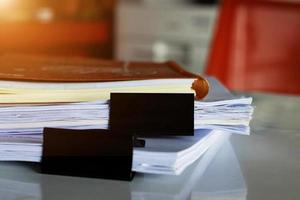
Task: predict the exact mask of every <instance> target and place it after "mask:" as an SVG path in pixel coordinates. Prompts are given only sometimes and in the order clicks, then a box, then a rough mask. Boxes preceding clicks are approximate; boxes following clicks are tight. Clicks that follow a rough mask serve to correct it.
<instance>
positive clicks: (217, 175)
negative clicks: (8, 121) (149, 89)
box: [0, 94, 300, 200]
mask: <svg viewBox="0 0 300 200" xmlns="http://www.w3.org/2000/svg"><path fill="white" fill-rule="evenodd" d="M252 95H253V96H254V105H255V106H256V109H255V113H254V119H253V120H252V123H251V128H252V131H251V135H250V136H241V135H232V136H231V137H230V139H229V140H227V141H225V142H224V143H223V144H222V145H221V146H220V148H219V149H215V150H213V149H212V150H210V151H208V152H207V153H206V154H205V156H203V157H202V158H201V159H199V160H198V161H197V162H196V163H195V164H193V165H192V166H191V167H189V168H188V169H187V170H186V171H185V172H184V173H183V174H182V175H180V176H160V175H146V174H137V175H136V176H135V178H134V180H133V181H132V182H123V181H110V180H101V179H89V178H76V177H65V176H52V175H42V174H40V173H38V165H35V164H28V163H27V164H26V163H9V162H0V199H1V200H12V199H26V200H27V199H46V200H47V199H53V200H54V199H55V200H58V199H64V200H65V199H66V200H67V199H72V200H77V199H78V200H79V199H124V200H126V199H142V200H148V199H149V200H150V199H151V200H154V199H159V200H165V199H166V200H168V199H178V200H185V199H249V200H252V199H253V200H259V199H262V200H267V199H270V200H271V199H272V200H275V199H280V200H283V199H284V200H298V199H300V97H287V96H277V95H262V94H252ZM214 154H215V156H213V155H214Z"/></svg>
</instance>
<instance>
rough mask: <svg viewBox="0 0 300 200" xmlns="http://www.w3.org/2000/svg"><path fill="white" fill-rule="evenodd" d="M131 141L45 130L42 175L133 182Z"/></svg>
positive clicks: (94, 133) (84, 132) (103, 134)
mask: <svg viewBox="0 0 300 200" xmlns="http://www.w3.org/2000/svg"><path fill="white" fill-rule="evenodd" d="M132 159H133V137H132V136H130V135H123V136H120V135H119V136H118V137H116V136H115V135H114V134H111V132H110V131H109V130H100V129H99V130H70V129H54V128H45V129H44V144H43V156H42V163H41V172H42V173H46V174H56V175H69V176H81V177H92V178H105V179H116V180H127V181H129V180H132V178H133V172H132V171H131V169H132Z"/></svg>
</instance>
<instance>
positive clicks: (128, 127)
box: [109, 93, 194, 137]
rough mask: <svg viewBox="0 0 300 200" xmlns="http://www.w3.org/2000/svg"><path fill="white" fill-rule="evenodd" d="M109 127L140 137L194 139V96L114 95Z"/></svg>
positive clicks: (118, 131)
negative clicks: (192, 137) (162, 136)
mask: <svg viewBox="0 0 300 200" xmlns="http://www.w3.org/2000/svg"><path fill="white" fill-rule="evenodd" d="M109 120H110V121H109V127H110V129H111V130H112V131H113V132H116V133H120V134H132V135H136V136H147V137H148V136H150V137H153V136H161V135H164V136H166V135H168V136H171V135H172V136H179V135H180V136H193V135H194V95H193V94H165V93H164V94H162V93H111V95H110V117H109Z"/></svg>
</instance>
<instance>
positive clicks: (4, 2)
mask: <svg viewBox="0 0 300 200" xmlns="http://www.w3.org/2000/svg"><path fill="white" fill-rule="evenodd" d="M15 3H16V1H15V0H0V9H5V8H10V7H12V6H13V5H15Z"/></svg>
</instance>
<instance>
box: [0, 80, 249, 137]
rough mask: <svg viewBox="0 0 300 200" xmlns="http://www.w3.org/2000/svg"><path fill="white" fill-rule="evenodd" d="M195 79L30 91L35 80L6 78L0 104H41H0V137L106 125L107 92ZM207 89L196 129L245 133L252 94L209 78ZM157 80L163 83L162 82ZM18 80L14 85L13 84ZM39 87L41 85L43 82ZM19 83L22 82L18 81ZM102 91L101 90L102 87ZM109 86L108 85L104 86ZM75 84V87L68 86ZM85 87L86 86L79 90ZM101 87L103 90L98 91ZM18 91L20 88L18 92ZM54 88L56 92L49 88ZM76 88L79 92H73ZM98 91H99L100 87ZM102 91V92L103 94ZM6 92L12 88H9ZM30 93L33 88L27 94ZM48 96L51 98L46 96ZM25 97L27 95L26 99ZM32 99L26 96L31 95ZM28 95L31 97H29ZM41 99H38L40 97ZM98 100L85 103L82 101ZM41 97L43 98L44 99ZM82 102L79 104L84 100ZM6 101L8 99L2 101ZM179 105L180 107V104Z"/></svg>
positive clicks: (163, 88)
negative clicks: (242, 94)
mask: <svg viewBox="0 0 300 200" xmlns="http://www.w3.org/2000/svg"><path fill="white" fill-rule="evenodd" d="M192 81H193V79H176V80H173V79H170V80H147V81H126V82H111V83H103V84H101V83H95V85H94V87H97V88H98V89H93V90H95V91H93V92H91V91H90V89H87V87H88V88H90V87H91V85H90V84H89V83H87V84H85V83H81V84H78V88H81V89H75V85H76V84H75V85H74V84H71V85H68V84H63V85H64V86H60V87H65V89H61V91H59V92H58V91H57V90H56V89H52V88H53V87H54V88H57V87H58V84H46V85H45V86H44V87H45V88H46V89H45V90H43V92H42V91H34V92H33V91H31V90H30V89H29V88H28V87H29V86H30V87H41V86H39V85H38V84H36V85H35V84H32V83H30V84H29V83H28V84H27V85H26V84H25V85H23V87H25V88H27V89H24V90H22V89H19V90H20V91H19V93H13V90H15V89H5V91H4V89H3V88H4V86H5V84H4V83H6V84H7V85H6V88H8V87H12V85H10V86H9V84H8V83H7V82H5V81H2V86H1V83H0V91H1V87H2V91H4V93H3V94H1V93H0V102H6V100H7V101H8V100H10V101H8V102H10V103H20V102H21V101H24V102H27V103H29V102H31V101H33V102H39V103H43V104H42V105H40V104H27V105H20V104H18V105H13V106H12V105H11V104H3V103H2V106H1V107H0V135H6V134H31V135H32V134H35V135H36V134H41V133H42V130H43V128H44V127H59V128H73V129H89V128H104V129H106V128H108V120H109V119H108V116H109V99H108V98H109V96H107V95H109V94H110V93H107V92H108V91H111V92H142V91H144V92H168V93H170V92H174V93H175V92H185V93H187V92H190V93H191V92H192V90H191V89H190V85H191V83H192ZM209 82H210V85H211V89H210V92H209V94H208V96H207V97H206V98H205V99H204V101H195V117H194V119H195V122H194V124H195V129H217V130H225V131H229V132H232V133H233V132H234V133H240V134H249V121H250V119H251V115H252V112H253V108H252V106H251V102H252V98H242V97H235V96H233V95H232V94H231V93H229V92H228V91H227V90H226V88H224V87H223V86H222V85H221V84H220V83H219V82H218V81H216V80H215V79H212V78H210V79H209ZM160 83H161V84H160ZM18 84H19V83H14V84H13V85H14V86H16V85H18ZM42 85H43V84H42ZM18 86H20V87H21V86H22V85H18ZM104 87H105V88H106V89H103V88H104ZM107 87H111V88H110V89H107ZM72 88H73V89H72ZM83 88H85V89H83ZM100 88H102V89H100ZM21 90H22V92H21ZM53 90H54V91H53ZM77 90H79V91H77ZM98 90H99V91H98ZM104 90H105V92H104ZM9 91H10V92H9ZM30 91H31V92H30ZM50 95H51V96H50ZM25 96H26V97H25ZM29 97H30V98H29ZM28 98H29V99H28ZM39 98H42V99H39ZM86 99H87V100H97V101H88V102H85V101H84V100H86ZM42 100H43V101H42ZM54 100H55V102H59V101H64V100H68V101H69V100H70V101H75V100H76V101H81V102H79V103H60V104H58V103H55V104H53V103H51V104H49V103H47V104H45V103H46V102H47V101H54ZM82 101H83V102H82ZM6 103H7V102H6ZM179 106H180V105H179Z"/></svg>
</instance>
